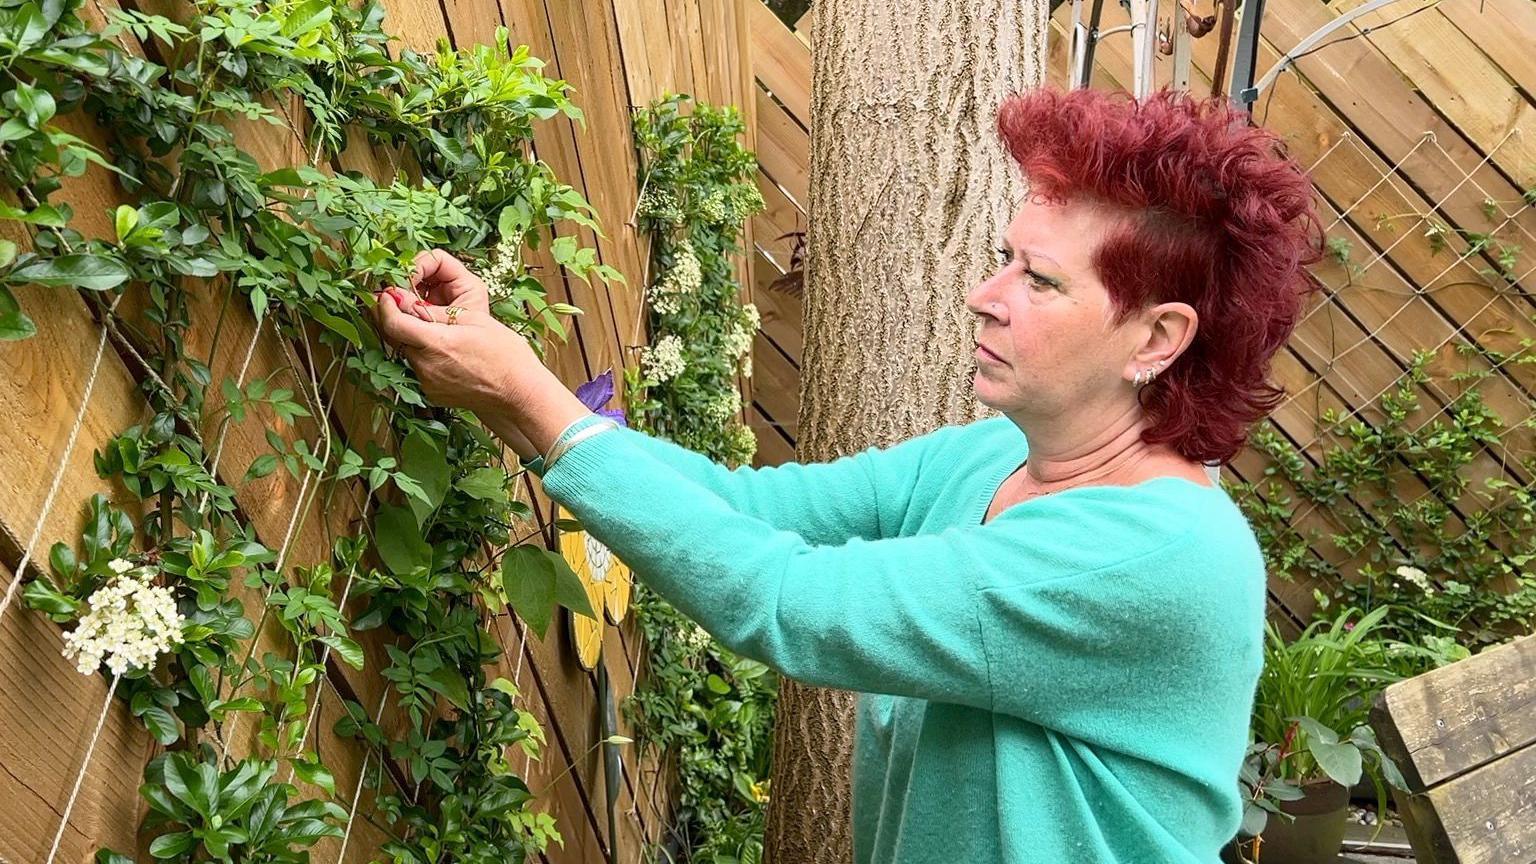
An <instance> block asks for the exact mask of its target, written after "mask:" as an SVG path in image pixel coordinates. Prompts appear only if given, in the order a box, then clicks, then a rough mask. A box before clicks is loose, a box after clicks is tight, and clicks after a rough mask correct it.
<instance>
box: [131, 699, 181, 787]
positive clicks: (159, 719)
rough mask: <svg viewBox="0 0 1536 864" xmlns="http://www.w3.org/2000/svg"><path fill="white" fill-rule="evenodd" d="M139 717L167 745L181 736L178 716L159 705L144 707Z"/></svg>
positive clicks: (159, 740) (158, 739) (156, 737)
mask: <svg viewBox="0 0 1536 864" xmlns="http://www.w3.org/2000/svg"><path fill="white" fill-rule="evenodd" d="M139 719H141V720H143V721H144V726H145V728H147V729H149V734H151V735H153V736H155V740H156V741H158V742H160V743H161V744H163V745H165V746H170V745H172V744H175V743H176V741H177V739H179V738H180V737H181V729H180V728H178V727H177V725H176V717H175V716H174V715H172V714H171V712H169V711H167V710H165V709H164V708H161V707H160V706H159V705H151V706H149V707H148V708H146V709H144V713H143V714H141V715H139ZM187 803H189V804H190V803H191V802H190V801H189V802H187Z"/></svg>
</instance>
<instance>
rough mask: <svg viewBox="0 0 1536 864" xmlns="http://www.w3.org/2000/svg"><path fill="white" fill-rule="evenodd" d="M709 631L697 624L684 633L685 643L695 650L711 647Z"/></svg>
mask: <svg viewBox="0 0 1536 864" xmlns="http://www.w3.org/2000/svg"><path fill="white" fill-rule="evenodd" d="M710 638H711V637H710V635H709V631H708V630H705V629H704V628H703V627H700V626H699V625H697V624H695V625H693V629H692V630H689V631H688V632H686V633H684V634H683V644H684V645H687V646H688V647H689V648H692V649H693V650H695V651H703V650H704V649H705V648H708V647H709V640H710Z"/></svg>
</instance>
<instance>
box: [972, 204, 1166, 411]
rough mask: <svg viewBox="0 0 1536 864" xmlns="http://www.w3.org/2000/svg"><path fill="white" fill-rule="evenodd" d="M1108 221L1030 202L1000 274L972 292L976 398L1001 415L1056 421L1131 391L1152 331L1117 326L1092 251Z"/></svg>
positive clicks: (1007, 242)
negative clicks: (1141, 350)
mask: <svg viewBox="0 0 1536 864" xmlns="http://www.w3.org/2000/svg"><path fill="white" fill-rule="evenodd" d="M1113 225H1114V222H1113V219H1112V217H1111V216H1110V215H1109V214H1107V213H1105V212H1104V211H1102V210H1100V209H1096V208H1095V207H1093V206H1092V205H1087V204H1080V203H1066V204H1054V203H1043V202H1038V201H1035V200H1027V201H1026V202H1025V203H1024V204H1023V205H1022V206H1021V207H1020V208H1019V211H1018V213H1017V215H1015V216H1014V218H1013V221H1012V222H1011V223H1009V225H1008V229H1007V231H1006V232H1005V234H1004V238H1003V243H1002V249H1000V250H999V251H998V255H999V258H1000V265H999V269H998V270H996V271H995V272H994V274H993V275H992V276H991V277H990V278H988V279H987V280H986V281H984V282H982V283H981V284H980V285H977V286H976V287H975V288H973V289H971V292H970V293H969V294H968V295H967V296H966V306H967V308H969V309H970V310H971V312H972V313H974V314H976V315H977V316H978V317H979V321H978V326H977V328H976V342H977V348H976V375H975V387H976V396H977V398H978V399H979V400H980V401H981V402H982V403H983V404H985V405H987V406H989V407H991V408H994V409H996V410H998V411H1001V412H1003V413H1005V414H1009V413H1014V412H1019V411H1023V412H1027V413H1029V414H1032V415H1036V416H1055V415H1057V414H1059V413H1063V412H1067V411H1071V410H1073V409H1074V408H1081V407H1086V406H1090V405H1098V404H1106V403H1103V402H1101V401H1100V400H1104V399H1110V400H1115V399H1119V400H1123V399H1124V398H1125V397H1126V396H1128V395H1130V394H1132V393H1134V390H1133V389H1132V388H1131V384H1130V378H1131V377H1132V376H1134V374H1135V372H1136V371H1137V368H1138V367H1136V366H1135V364H1134V363H1133V362H1132V361H1133V359H1134V356H1135V355H1136V354H1137V351H1138V349H1139V348H1140V347H1141V346H1143V345H1144V344H1145V342H1146V340H1147V336H1148V335H1149V328H1148V325H1146V324H1145V323H1143V322H1142V321H1141V320H1140V319H1139V318H1138V317H1136V316H1133V317H1131V318H1130V319H1128V320H1127V321H1126V322H1125V323H1124V324H1123V325H1119V326H1117V325H1116V324H1115V323H1114V320H1115V309H1114V304H1113V303H1112V302H1111V300H1110V297H1109V292H1108V291H1106V290H1105V288H1104V285H1103V284H1102V283H1101V282H1100V281H1099V278H1098V276H1097V275H1096V274H1095V273H1094V268H1093V265H1092V263H1091V259H1092V255H1093V252H1094V250H1095V249H1097V248H1098V245H1099V243H1100V242H1101V241H1102V240H1103V238H1104V237H1105V236H1106V234H1107V232H1108V231H1109V229H1110V228H1112V227H1113Z"/></svg>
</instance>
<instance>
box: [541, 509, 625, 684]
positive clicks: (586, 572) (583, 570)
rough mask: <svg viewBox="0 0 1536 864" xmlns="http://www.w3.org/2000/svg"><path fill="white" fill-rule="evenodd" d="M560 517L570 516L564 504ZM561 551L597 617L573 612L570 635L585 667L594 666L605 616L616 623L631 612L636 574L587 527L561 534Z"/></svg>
mask: <svg viewBox="0 0 1536 864" xmlns="http://www.w3.org/2000/svg"><path fill="white" fill-rule="evenodd" d="M555 515H556V517H557V518H570V516H569V514H567V513H564V508H560V510H557V511H556V514H555ZM560 555H561V557H563V558H564V559H565V563H567V564H569V565H571V570H573V571H575V573H576V576H577V578H579V579H580V580H581V586H582V587H583V588H584V589H586V592H587V600H588V601H589V602H591V604H592V609H593V611H595V612H597V617H596V618H588V617H587V616H585V615H578V614H576V613H575V612H572V613H570V616H571V639H572V641H574V642H575V643H576V659H577V660H578V661H579V662H580V663H581V666H582V668H583V669H595V668H596V667H597V658H598V656H599V655H601V654H602V650H603V626H604V625H603V619H604V618H606V619H608V621H611V622H612V623H614V624H618V623H619V622H621V621H623V620H624V616H625V615H626V614H628V612H629V595H630V591H631V590H632V588H633V587H634V574H633V573H632V572H631V571H630V569H629V565H628V564H625V563H624V562H623V561H620V560H619V558H618V556H617V555H614V554H613V552H611V551H610V550H609V549H608V547H607V546H604V545H603V543H602V541H601V540H598V539H597V538H596V537H593V536H592V535H591V534H588V533H587V532H586V531H567V532H564V533H562V534H561V535H560Z"/></svg>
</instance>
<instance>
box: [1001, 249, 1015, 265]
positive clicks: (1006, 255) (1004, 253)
mask: <svg viewBox="0 0 1536 864" xmlns="http://www.w3.org/2000/svg"><path fill="white" fill-rule="evenodd" d="M1012 260H1013V253H1012V252H1010V251H1008V250H1007V249H1004V248H1003V247H1001V246H999V247H997V264H998V266H999V267H1007V266H1008V262H1010V261H1012Z"/></svg>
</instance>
